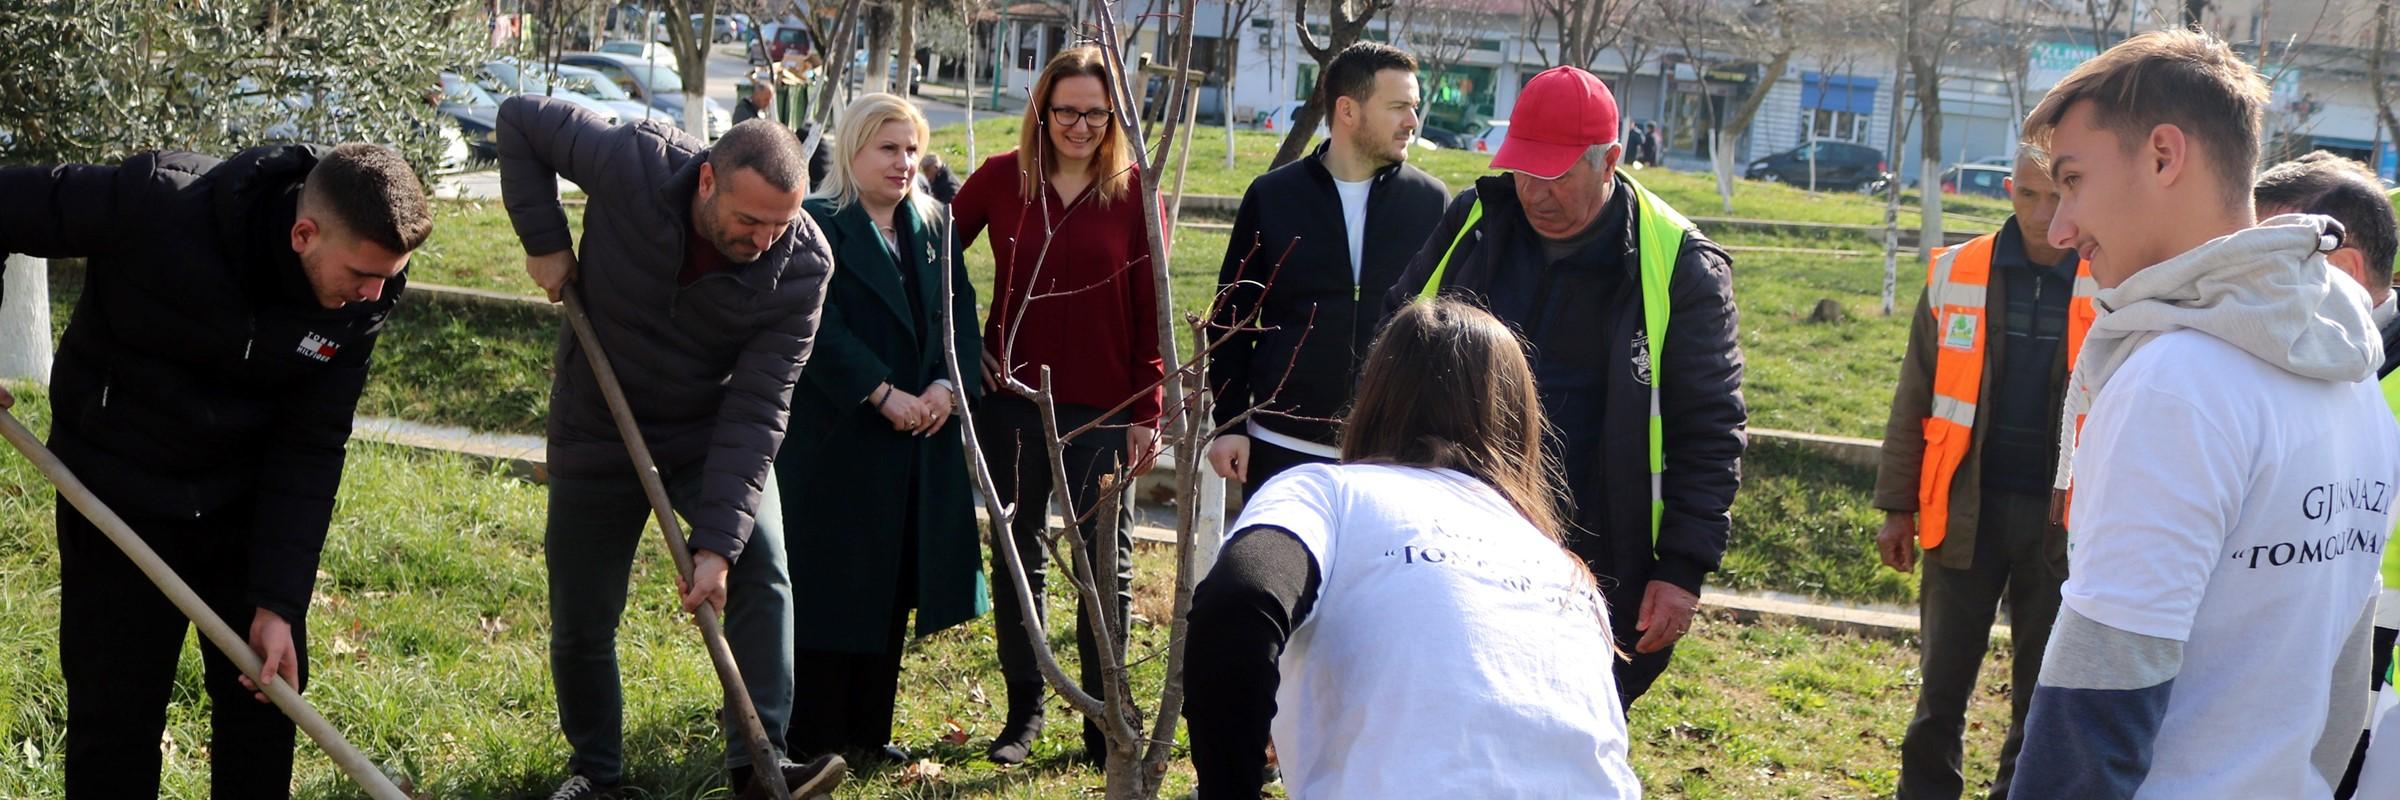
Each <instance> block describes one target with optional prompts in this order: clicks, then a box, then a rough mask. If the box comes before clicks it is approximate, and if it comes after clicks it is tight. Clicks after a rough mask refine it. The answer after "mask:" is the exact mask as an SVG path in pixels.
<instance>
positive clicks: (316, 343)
mask: <svg viewBox="0 0 2400 800" xmlns="http://www.w3.org/2000/svg"><path fill="white" fill-rule="evenodd" d="M341 352H342V346H341V345H338V344H334V343H333V342H330V341H326V339H325V337H323V336H318V335H316V334H314V333H311V334H309V335H307V336H304V337H301V338H300V354H301V355H304V356H308V357H309V358H313V359H316V360H318V361H332V360H333V357H334V356H335V355H339V354H340V353H341Z"/></svg>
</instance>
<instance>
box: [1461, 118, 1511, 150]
mask: <svg viewBox="0 0 2400 800" xmlns="http://www.w3.org/2000/svg"><path fill="white" fill-rule="evenodd" d="M1507 143H1508V120H1504V119H1497V120H1492V122H1491V124H1489V125H1485V126H1484V127H1483V132H1482V133H1478V134H1475V138H1474V139H1472V140H1469V141H1468V142H1467V147H1466V148H1464V149H1468V150H1473V151H1475V154H1476V155H1479V156H1486V157H1489V156H1495V155H1499V154H1500V146H1501V145H1503V144H1507Z"/></svg>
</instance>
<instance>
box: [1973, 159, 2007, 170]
mask: <svg viewBox="0 0 2400 800" xmlns="http://www.w3.org/2000/svg"><path fill="white" fill-rule="evenodd" d="M1968 163H1970V164H1985V165H1989V166H1994V167H2004V168H2007V169H2012V170H2013V169H2016V168H2017V157H2016V156H1992V157H1990V158H1978V159H1975V160H1974V161H1970V162H1968Z"/></svg>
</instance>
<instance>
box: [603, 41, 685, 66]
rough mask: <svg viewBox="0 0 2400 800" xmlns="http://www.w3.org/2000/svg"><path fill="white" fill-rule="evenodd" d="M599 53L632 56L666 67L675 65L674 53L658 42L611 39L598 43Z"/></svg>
mask: <svg viewBox="0 0 2400 800" xmlns="http://www.w3.org/2000/svg"><path fill="white" fill-rule="evenodd" d="M600 52H603V53H616V54H618V55H627V56H633V57H634V58H638V59H642V60H644V61H657V62H658V63H661V64H665V65H667V66H674V65H675V53H674V52H673V51H670V50H668V49H667V46H666V45H665V44H663V43H660V42H644V41H640V40H637V39H612V40H609V41H606V42H601V43H600Z"/></svg>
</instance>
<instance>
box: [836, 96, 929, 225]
mask: <svg viewBox="0 0 2400 800" xmlns="http://www.w3.org/2000/svg"><path fill="white" fill-rule="evenodd" d="M887 122H907V123H908V124H909V126H910V127H913V128H915V129H916V130H917V147H918V148H919V149H924V148H928V147H931V146H932V141H933V126H931V125H928V124H926V123H925V115H924V114H923V113H922V112H919V111H917V104H915V103H911V102H909V101H907V100H903V99H901V98H900V97H899V96H898V95H893V94H887V93H884V92H876V93H874V94H870V95H866V96H864V97H860V98H858V99H857V100H855V101H852V102H851V103H850V105H849V106H847V107H845V108H843V109H842V124H841V125H840V126H838V127H837V128H835V130H834V137H833V144H832V145H831V146H832V147H833V158H832V159H831V161H832V162H833V164H832V165H831V167H832V168H831V169H829V170H827V171H826V173H825V185H823V186H819V187H817V191H816V193H814V194H811V195H810V196H811V197H822V198H827V199H830V200H832V201H833V207H834V208H835V209H837V210H838V209H842V208H846V207H848V206H849V205H850V204H851V203H855V202H858V176H856V175H852V174H850V160H851V159H854V158H857V157H858V153H859V151H861V150H865V149H867V137H870V136H874V135H875V133H876V132H877V131H880V130H883V125H884V123H887ZM818 146H820V147H823V146H826V145H825V144H824V143H822V142H820V143H819V144H818ZM906 188H907V189H908V190H911V191H913V190H914V189H915V187H914V186H913V185H912V186H909V187H906Z"/></svg>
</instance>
